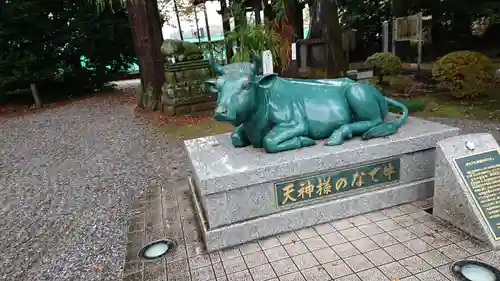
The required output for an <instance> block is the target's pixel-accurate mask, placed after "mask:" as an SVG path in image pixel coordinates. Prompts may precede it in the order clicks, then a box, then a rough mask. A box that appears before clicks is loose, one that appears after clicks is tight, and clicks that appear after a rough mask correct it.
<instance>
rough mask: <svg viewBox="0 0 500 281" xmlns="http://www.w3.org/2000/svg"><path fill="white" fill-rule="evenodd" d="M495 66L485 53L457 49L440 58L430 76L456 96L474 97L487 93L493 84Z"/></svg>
mask: <svg viewBox="0 0 500 281" xmlns="http://www.w3.org/2000/svg"><path fill="white" fill-rule="evenodd" d="M494 73H495V66H494V64H493V63H492V61H491V60H490V59H489V58H488V57H487V56H485V55H483V54H481V53H478V52H472V51H458V52H453V53H449V54H447V55H445V56H444V57H442V58H440V59H439V60H438V61H437V62H436V64H435V65H434V68H433V69H432V76H433V77H434V79H436V80H437V81H438V82H440V83H441V84H442V85H443V86H445V87H447V88H448V89H450V91H451V92H452V94H453V95H454V96H455V97H457V98H468V99H470V98H475V97H478V96H481V95H484V94H486V93H488V91H489V90H490V89H492V88H493V87H494V85H495V80H494Z"/></svg>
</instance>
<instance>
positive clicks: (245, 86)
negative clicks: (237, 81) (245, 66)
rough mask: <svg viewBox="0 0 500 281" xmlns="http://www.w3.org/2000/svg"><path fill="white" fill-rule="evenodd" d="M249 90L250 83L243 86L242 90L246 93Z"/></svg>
mask: <svg viewBox="0 0 500 281" xmlns="http://www.w3.org/2000/svg"><path fill="white" fill-rule="evenodd" d="M250 88H251V85H250V83H246V84H245V85H243V89H244V90H246V91H248V90H250Z"/></svg>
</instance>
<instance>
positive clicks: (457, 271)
mask: <svg viewBox="0 0 500 281" xmlns="http://www.w3.org/2000/svg"><path fill="white" fill-rule="evenodd" d="M451 272H452V273H453V275H454V276H455V278H456V279H457V280H460V281H500V270H498V269H497V268H495V267H493V266H491V265H489V264H486V263H483V262H480V261H476V260H461V261H457V262H455V263H453V264H452V265H451Z"/></svg>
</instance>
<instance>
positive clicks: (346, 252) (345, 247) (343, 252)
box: [332, 243, 361, 258]
mask: <svg viewBox="0 0 500 281" xmlns="http://www.w3.org/2000/svg"><path fill="white" fill-rule="evenodd" d="M332 249H333V250H334V251H335V253H337V255H339V256H340V257H341V258H347V257H350V256H355V255H358V254H361V252H359V251H358V249H356V247H354V245H352V244H351V243H344V244H339V245H335V246H332Z"/></svg>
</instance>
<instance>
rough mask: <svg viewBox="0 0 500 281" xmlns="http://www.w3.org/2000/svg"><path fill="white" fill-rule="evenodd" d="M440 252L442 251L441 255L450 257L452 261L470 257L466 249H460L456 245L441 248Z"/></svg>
mask: <svg viewBox="0 0 500 281" xmlns="http://www.w3.org/2000/svg"><path fill="white" fill-rule="evenodd" d="M438 251H440V252H441V253H443V254H444V255H445V256H447V257H449V258H450V259H452V260H459V259H463V258H466V257H468V256H469V255H470V254H469V253H467V252H466V251H465V250H464V249H462V248H460V247H458V246H457V245H455V244H451V245H448V246H444V247H442V248H439V249H438Z"/></svg>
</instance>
